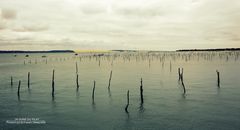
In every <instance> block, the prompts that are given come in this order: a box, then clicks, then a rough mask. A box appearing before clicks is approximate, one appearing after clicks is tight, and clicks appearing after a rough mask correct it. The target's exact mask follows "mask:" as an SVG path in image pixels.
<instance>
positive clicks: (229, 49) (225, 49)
mask: <svg viewBox="0 0 240 130" xmlns="http://www.w3.org/2000/svg"><path fill="white" fill-rule="evenodd" d="M176 51H177V52H181V51H240V48H217V49H182V50H176Z"/></svg>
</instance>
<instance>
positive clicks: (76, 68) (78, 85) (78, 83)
mask: <svg viewBox="0 0 240 130" xmlns="http://www.w3.org/2000/svg"><path fill="white" fill-rule="evenodd" d="M76 76H77V77H76V84H77V90H78V89H79V82H78V65H77V62H76Z"/></svg>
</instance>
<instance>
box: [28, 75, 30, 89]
mask: <svg viewBox="0 0 240 130" xmlns="http://www.w3.org/2000/svg"><path fill="white" fill-rule="evenodd" d="M28 88H30V72H28Z"/></svg>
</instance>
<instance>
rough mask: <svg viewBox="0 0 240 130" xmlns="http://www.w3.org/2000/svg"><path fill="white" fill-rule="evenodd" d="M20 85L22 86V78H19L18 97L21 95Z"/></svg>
mask: <svg viewBox="0 0 240 130" xmlns="http://www.w3.org/2000/svg"><path fill="white" fill-rule="evenodd" d="M20 87H21V80H19V82H18V92H17V95H18V97H19V96H20Z"/></svg>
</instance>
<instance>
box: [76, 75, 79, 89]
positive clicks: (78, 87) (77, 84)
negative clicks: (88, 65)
mask: <svg viewBox="0 0 240 130" xmlns="http://www.w3.org/2000/svg"><path fill="white" fill-rule="evenodd" d="M76 83H77V89H79V83H78V74H77V78H76Z"/></svg>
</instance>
